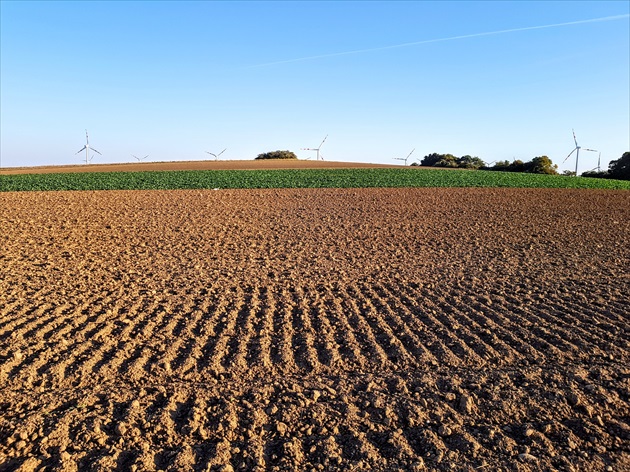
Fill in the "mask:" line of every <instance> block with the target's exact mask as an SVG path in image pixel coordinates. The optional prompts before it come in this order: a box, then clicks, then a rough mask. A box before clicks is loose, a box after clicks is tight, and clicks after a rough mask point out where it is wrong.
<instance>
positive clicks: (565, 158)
mask: <svg viewBox="0 0 630 472" xmlns="http://www.w3.org/2000/svg"><path fill="white" fill-rule="evenodd" d="M577 150H578V148H575V149H574V150H573V151H571V152H570V153H569V155H568V156H567V157H565V158H564V161H562V163H563V164H564V163H565V162H566V160H567V159H568V158H569V157H571V154H573V153H574V152H575V151H577Z"/></svg>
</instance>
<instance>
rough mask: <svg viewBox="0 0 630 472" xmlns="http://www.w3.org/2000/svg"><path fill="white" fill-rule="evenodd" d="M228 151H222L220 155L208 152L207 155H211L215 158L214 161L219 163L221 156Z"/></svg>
mask: <svg viewBox="0 0 630 472" xmlns="http://www.w3.org/2000/svg"><path fill="white" fill-rule="evenodd" d="M226 150H227V148H225V149H224V150H223V151H221V152H220V153H219V154H214V153H213V152H208V151H206V154H210V155H211V156H214V160H215V161H218V160H219V156H220V155H221V154H223V153H224V152H225V151H226Z"/></svg>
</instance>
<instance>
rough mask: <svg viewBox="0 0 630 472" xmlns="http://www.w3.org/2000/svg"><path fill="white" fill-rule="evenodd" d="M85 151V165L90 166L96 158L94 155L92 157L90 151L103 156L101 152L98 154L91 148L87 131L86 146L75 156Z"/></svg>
mask: <svg viewBox="0 0 630 472" xmlns="http://www.w3.org/2000/svg"><path fill="white" fill-rule="evenodd" d="M84 149H85V163H86V164H89V163H90V161H91V160H92V158H93V157H94V155H92V157H90V149H91V150H92V151H94V152H95V153H97V154H101V153H100V152H98V151H97V150H96V149H94V148H93V147H90V140H89V139H88V132H87V130H85V146H83V147H82V148H81V149H79V150H78V151H77V152H76V153H75V154H79V153H80V152H81V151H83V150H84ZM101 156H102V154H101Z"/></svg>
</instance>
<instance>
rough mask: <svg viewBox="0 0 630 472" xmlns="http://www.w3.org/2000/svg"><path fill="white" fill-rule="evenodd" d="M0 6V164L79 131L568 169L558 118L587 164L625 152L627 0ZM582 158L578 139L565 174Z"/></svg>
mask: <svg viewBox="0 0 630 472" xmlns="http://www.w3.org/2000/svg"><path fill="white" fill-rule="evenodd" d="M0 8H1V11H0V13H1V15H0V18H1V20H0V21H1V25H0V26H1V29H0V35H1V36H0V39H1V42H0V53H1V54H0V61H1V62H0V65H1V72H0V74H1V75H0V94H1V96H0V99H1V103H0V104H1V111H0V118H1V121H0V138H1V142H0V152H1V159H2V161H1V165H2V166H3V167H11V166H31V165H49V164H59V165H61V164H74V163H81V159H82V158H84V155H75V152H76V151H78V150H79V149H80V148H81V147H82V146H83V145H84V143H85V131H84V130H85V129H86V128H87V130H88V131H89V133H90V144H91V145H92V146H93V147H94V148H96V149H97V150H99V151H100V152H101V153H102V156H99V155H96V156H95V157H94V159H93V161H92V162H94V163H111V162H131V161H135V159H134V158H133V157H132V156H131V155H132V154H135V155H137V156H144V155H146V154H149V156H150V157H149V159H148V160H154V161H163V160H203V159H206V158H209V157H210V156H208V155H207V154H205V152H204V151H210V152H214V153H218V152H219V151H221V150H222V149H224V148H227V150H226V151H225V153H224V154H223V156H221V157H222V158H225V159H253V158H254V157H256V155H258V154H259V153H262V152H267V151H273V150H277V149H280V150H284V149H287V150H290V151H293V152H295V153H296V154H297V155H298V157H299V158H301V159H306V158H308V157H311V158H314V153H313V152H309V151H303V150H301V148H308V147H311V148H312V147H317V145H318V144H319V143H320V142H321V140H322V139H323V138H324V136H326V135H328V139H327V141H326V143H325V144H324V146H323V147H322V149H321V152H322V155H323V156H324V158H325V159H326V160H331V161H350V162H379V163H393V164H395V163H400V161H395V160H394V158H397V157H405V156H406V155H407V154H408V153H409V152H410V151H411V150H412V149H414V148H415V152H414V154H413V155H412V159H410V162H412V161H413V160H414V159H413V158H416V159H420V158H422V157H423V156H424V155H426V154H429V153H432V152H438V153H452V154H455V155H457V156H461V155H464V154H470V155H473V156H479V157H480V158H482V159H483V160H485V161H486V162H492V161H495V160H499V159H501V160H502V159H508V160H512V159H522V160H531V159H532V158H533V157H536V156H540V155H548V156H549V157H551V158H552V160H553V161H554V163H557V164H559V165H560V168H561V169H573V168H574V166H575V161H574V160H573V159H571V160H569V161H567V162H565V163H564V164H562V161H563V160H564V158H565V157H566V156H567V154H568V153H569V152H570V151H571V150H572V149H573V147H574V144H573V137H572V135H571V129H572V128H575V132H576V134H577V138H578V142H579V144H580V145H581V146H583V147H585V148H594V149H597V150H599V151H601V158H602V166H603V167H605V168H607V166H608V162H609V161H610V160H612V159H618V158H619V157H620V156H621V155H622V154H623V153H624V152H625V151H628V150H630V27H629V25H630V2H627V1H613V2H607V1H598V2H589V1H577V2H571V1H561V2H542V1H540V2H527V1H517V2H507V1H506V2H499V1H490V2H475V1H464V2H455V1H451V2H444V1H439V2H391V1H388V2H377V1H373V2H358V1H356V2H330V1H326V2H302V1H301V2H262V1H261V2H201V1H196V2H166V1H160V2H150V1H142V2H93V1H91V2H54V1H46V2H14V1H2V2H1V3H0ZM590 20H598V21H590ZM566 23H571V24H566ZM550 25H558V26H550ZM543 26H544V27H543ZM547 26H549V27H547ZM538 27H542V28H538ZM512 30H514V31H512ZM499 32H501V33H499ZM483 33H493V34H483ZM449 38H453V39H449ZM443 39H444V40H443ZM437 40H439V41H437ZM389 46H396V47H389ZM597 157H598V153H589V152H582V153H580V172H582V171H584V170H588V169H592V168H594V167H596V165H597Z"/></svg>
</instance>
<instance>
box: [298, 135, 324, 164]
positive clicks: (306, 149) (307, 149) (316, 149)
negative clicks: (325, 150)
mask: <svg viewBox="0 0 630 472" xmlns="http://www.w3.org/2000/svg"><path fill="white" fill-rule="evenodd" d="M326 138H328V135H326ZM326 138H324V140H323V141H322V142H321V143H320V145H319V147H316V148H302V151H317V160H318V161H319V158H320V157H321V158H322V161H323V160H324V156H322V155H321V154H320V153H319V150H320V149H321V148H322V145H323V144H324V141H326Z"/></svg>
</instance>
